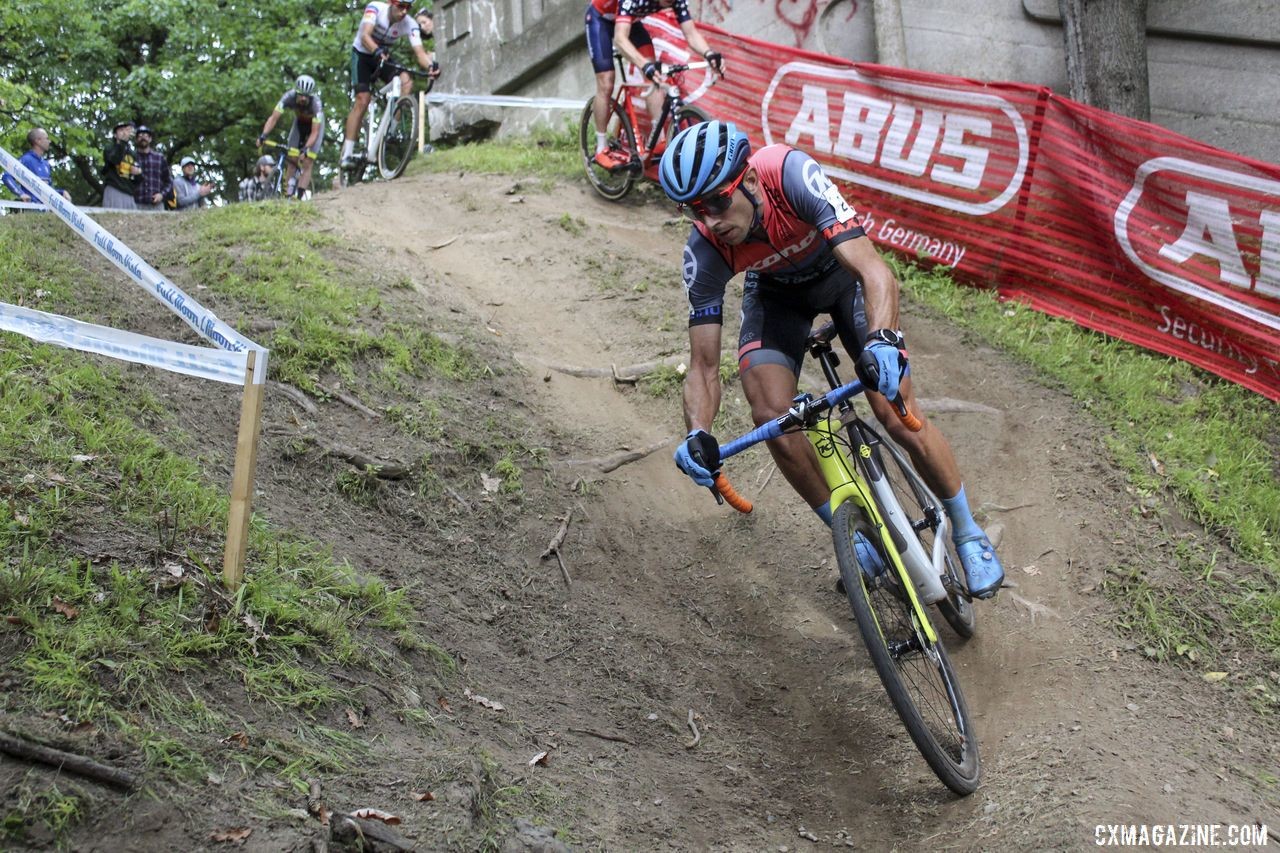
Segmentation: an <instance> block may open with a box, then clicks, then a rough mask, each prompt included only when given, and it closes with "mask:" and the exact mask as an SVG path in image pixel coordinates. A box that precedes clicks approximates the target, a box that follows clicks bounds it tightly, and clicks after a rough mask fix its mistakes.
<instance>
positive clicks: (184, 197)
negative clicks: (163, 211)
mask: <svg viewBox="0 0 1280 853" xmlns="http://www.w3.org/2000/svg"><path fill="white" fill-rule="evenodd" d="M180 166H181V168H182V174H181V175H179V176H178V177H177V178H175V179H174V181H173V188H174V190H175V191H176V192H177V194H178V210H195V209H196V208H198V207H204V206H205V205H207V204H208V202H207V201H205V196H207V195H208V194H209V193H211V192H213V184H208V183H205V184H202V183H200V182H199V181H197V180H196V158H194V157H192V156H190V155H188V156H186V157H183V158H182V162H181V164H180Z"/></svg>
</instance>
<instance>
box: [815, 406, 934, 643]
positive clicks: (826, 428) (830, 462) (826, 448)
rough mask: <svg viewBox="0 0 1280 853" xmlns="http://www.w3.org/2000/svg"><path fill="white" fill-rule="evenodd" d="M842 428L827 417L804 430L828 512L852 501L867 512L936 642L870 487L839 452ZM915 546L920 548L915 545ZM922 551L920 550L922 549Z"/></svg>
mask: <svg viewBox="0 0 1280 853" xmlns="http://www.w3.org/2000/svg"><path fill="white" fill-rule="evenodd" d="M841 428H842V427H841V426H840V424H839V423H838V422H836V423H834V424H833V423H832V420H831V417H830V416H829V415H828V416H826V417H824V418H823V419H822V420H820V421H818V423H817V424H816V425H814V426H813V427H812V428H811V429H807V430H805V435H806V436H808V437H809V441H810V443H812V444H813V449H814V451H815V452H816V453H817V455H818V465H819V466H820V467H821V468H822V473H823V476H825V477H826V480H827V485H829V486H830V487H831V512H832V513H833V514H834V513H835V511H836V509H837V508H839V506H840V505H841V504H842V503H844V502H845V501H847V500H852V501H853V502H854V503H856V504H858V506H860V507H862V508H863V509H864V510H865V511H866V513H867V516H868V518H869V519H870V520H871V522H872V524H874V525H875V529H876V532H877V533H878V534H879V536H880V540H881V543H882V544H883V546H884V552H885V553H886V554H888V555H889V558H890V559H891V560H892V561H893V567H894V569H895V570H896V571H897V573H898V577H900V578H903V579H905V580H906V581H907V582H906V583H904V584H903V587H904V588H905V589H906V592H907V597H908V598H909V599H910V600H911V609H912V611H914V612H915V615H916V622H917V624H918V626H919V628H920V629H921V630H922V631H923V632H924V635H925V637H926V638H927V639H928V641H929V642H930V643H936V642H937V641H938V635H937V634H936V633H935V632H934V630H933V623H932V622H931V621H930V620H929V617H928V616H926V615H925V612H924V606H923V605H922V604H921V603H920V596H919V595H918V594H917V593H916V584H915V582H914V580H913V578H912V575H911V573H910V572H908V571H907V568H906V566H905V565H904V563H903V561H902V556H901V555H900V554H899V552H898V547H897V545H896V544H895V543H894V541H893V537H892V536H890V534H889V528H888V525H886V524H885V522H884V519H883V518H881V516H880V511H879V510H878V509H877V508H876V502H875V501H874V500H873V499H872V496H871V495H870V494H869V493H868V491H867V490H868V488H870V487H869V485H868V484H867V482H866V480H865V479H864V478H862V477H861V476H859V475H858V474H857V473H856V472H855V471H853V469H852V464H851V462H850V460H849V458H848V457H847V456H846V455H845V454H844V453H843V452H842V451H841V449H840V444H839V441H838V438H837V435H836V433H837V432H838V431H839V430H840V429H841ZM857 450H858V452H859V453H861V454H863V455H864V456H869V455H870V453H871V448H869V447H867V446H866V445H865V444H860V445H859V446H858V448H857ZM917 547H919V544H918V543H917ZM921 550H922V551H923V549H921ZM935 583H937V585H938V588H939V589H942V584H941V582H940V581H937V580H936V579H935ZM945 597H946V591H945V590H943V592H942V595H941V596H940V598H945Z"/></svg>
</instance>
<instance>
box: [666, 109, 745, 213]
mask: <svg viewBox="0 0 1280 853" xmlns="http://www.w3.org/2000/svg"><path fill="white" fill-rule="evenodd" d="M750 156H751V142H750V140H748V139H747V135H746V134H745V133H743V132H742V131H740V130H738V128H737V125H735V124H733V122H721V121H704V122H701V123H700V124H695V125H693V126H692V127H686V128H685V129H684V130H682V131H680V132H679V133H677V134H676V137H675V139H673V140H671V144H670V145H668V146H667V150H666V151H665V152H663V154H662V162H661V163H660V164H659V165H658V180H659V182H660V183H661V184H662V189H663V191H664V192H666V194H667V195H669V196H670V197H671V199H672V200H673V201H678V202H686V201H691V200H693V199H695V198H697V197H698V196H701V195H706V194H707V193H708V192H710V191H711V190H714V189H715V188H716V187H718V186H720V185H721V184H723V183H726V182H728V181H731V180H733V179H734V178H736V177H738V175H739V174H740V173H741V172H742V170H743V169H745V168H747V158H748V157H750Z"/></svg>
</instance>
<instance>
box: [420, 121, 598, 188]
mask: <svg viewBox="0 0 1280 853" xmlns="http://www.w3.org/2000/svg"><path fill="white" fill-rule="evenodd" d="M418 172H446V173H447V172H453V173H457V172H488V173H496V174H503V175H513V176H516V177H519V178H529V179H537V180H539V181H540V182H541V184H542V187H541V188H542V189H543V190H544V191H545V190H546V189H549V188H550V187H551V186H553V183H551V182H554V181H556V180H560V179H567V178H577V179H581V178H583V177H584V173H583V170H582V153H581V151H580V150H579V148H578V129H577V117H576V116H575V117H574V119H573V121H571V122H570V121H566V122H565V124H564V126H563V128H562V129H552V128H546V127H543V128H539V129H536V130H535V131H534V132H533V133H532V134H531V135H529V136H522V137H506V138H504V139H500V140H496V141H488V142H469V143H465V144H462V145H454V146H441V147H439V148H437V149H436V150H435V151H433V152H431V153H430V154H428V155H427V156H425V157H417V158H415V159H414V161H413V162H412V163H410V164H409V174H416V173H418Z"/></svg>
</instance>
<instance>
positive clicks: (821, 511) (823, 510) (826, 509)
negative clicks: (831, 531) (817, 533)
mask: <svg viewBox="0 0 1280 853" xmlns="http://www.w3.org/2000/svg"><path fill="white" fill-rule="evenodd" d="M813 511H814V512H816V513H817V514H818V518H820V519H822V523H823V524H825V525H826V526H827V527H830V526H831V501H827V502H826V503H824V504H823V505H822V506H815V507H814V508H813Z"/></svg>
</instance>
